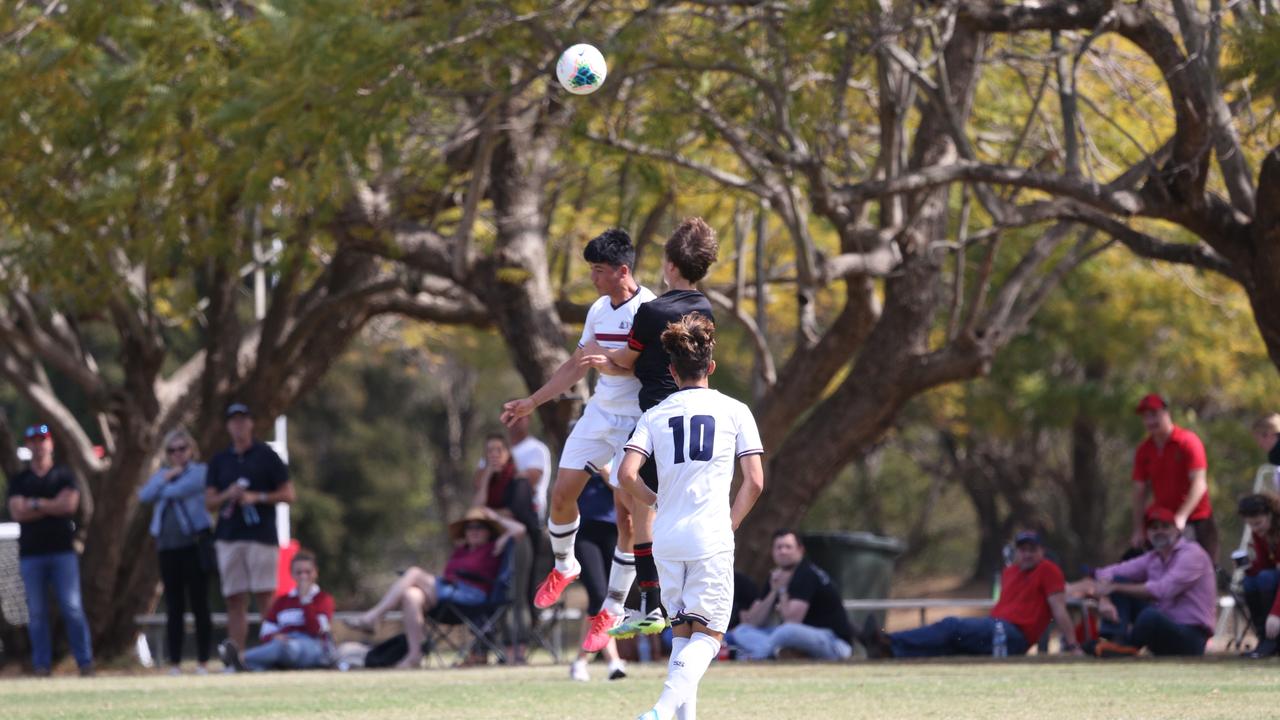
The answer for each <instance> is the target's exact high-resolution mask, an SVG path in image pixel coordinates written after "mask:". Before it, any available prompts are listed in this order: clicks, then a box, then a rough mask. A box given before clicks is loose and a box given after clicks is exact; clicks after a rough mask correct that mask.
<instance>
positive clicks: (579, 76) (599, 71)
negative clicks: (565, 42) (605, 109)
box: [556, 43, 609, 95]
mask: <svg viewBox="0 0 1280 720" xmlns="http://www.w3.org/2000/svg"><path fill="white" fill-rule="evenodd" d="M608 72H609V68H608V67H606V66H605V64H604V55H601V54H600V51H599V50H597V49H595V47H593V46H591V45H587V44H586V43H579V44H577V45H574V46H573V47H571V48H569V49H568V50H565V51H564V52H563V53H561V54H560V60H558V61H557V62H556V78H558V79H559V80H560V84H561V85H563V86H564V89H565V90H568V91H569V92H571V93H573V94H574V95H590V94H591V93H593V92H595V91H596V90H599V89H600V86H601V85H603V84H604V76H605V75H606V74H607V73H608Z"/></svg>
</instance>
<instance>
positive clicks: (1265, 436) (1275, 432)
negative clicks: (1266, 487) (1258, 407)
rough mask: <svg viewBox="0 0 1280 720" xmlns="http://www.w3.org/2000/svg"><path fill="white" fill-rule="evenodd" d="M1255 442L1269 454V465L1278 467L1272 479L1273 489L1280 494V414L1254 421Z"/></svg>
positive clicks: (1264, 416)
mask: <svg viewBox="0 0 1280 720" xmlns="http://www.w3.org/2000/svg"><path fill="white" fill-rule="evenodd" d="M1251 430H1252V431H1253V441H1254V442H1256V443H1258V448H1259V449H1260V450H1262V452H1264V453H1266V454H1267V464H1268V465H1275V466H1276V474H1275V475H1273V476H1272V477H1271V489H1272V490H1274V491H1276V492H1280V414H1277V413H1269V414H1267V415H1263V416H1262V417H1260V418H1258V419H1257V420H1255V421H1254V423H1253V427H1252V428H1251Z"/></svg>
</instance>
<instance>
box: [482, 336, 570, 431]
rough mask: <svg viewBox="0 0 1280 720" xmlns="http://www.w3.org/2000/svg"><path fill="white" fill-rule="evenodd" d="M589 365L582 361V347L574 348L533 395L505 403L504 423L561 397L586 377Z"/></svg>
mask: <svg viewBox="0 0 1280 720" xmlns="http://www.w3.org/2000/svg"><path fill="white" fill-rule="evenodd" d="M587 367H588V366H587V365H584V364H583V362H582V348H578V349H576V350H574V351H573V354H572V355H570V356H569V359H568V360H565V361H564V362H563V363H560V367H558V368H556V371H555V372H554V373H552V374H551V377H550V379H548V380H547V381H546V382H545V383H543V385H542V387H540V388H538V389H537V390H535V391H534V393H533V394H532V395H530V396H529V397H526V398H520V399H519V400H510V401H508V402H505V403H503V405H502V415H501V419H502V423H503V424H504V425H511V424H512V423H514V422H515V421H516V420H518V419H520V418H522V417H524V416H525V415H532V414H533V411H534V410H537V409H538V406H539V405H541V404H543V403H545V402H547V401H548V400H552V399H555V398H558V397H560V396H561V395H563V394H564V393H565V392H566V391H568V389H569V388H571V387H573V386H574V385H576V384H578V381H579V380H581V379H582V378H584V377H586V375H587Z"/></svg>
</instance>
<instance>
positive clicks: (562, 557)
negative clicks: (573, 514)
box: [547, 518, 579, 575]
mask: <svg viewBox="0 0 1280 720" xmlns="http://www.w3.org/2000/svg"><path fill="white" fill-rule="evenodd" d="M578 520H579V518H574V519H573V522H569V523H565V524H563V525H560V524H557V523H554V522H551V521H550V520H548V521H547V534H548V535H550V536H551V552H553V553H555V556H556V570H559V571H560V572H561V573H563V574H565V575H574V574H576V573H578V572H579V566H578V559H577V558H575V557H574V556H573V541H574V540H575V539H577V537H578Z"/></svg>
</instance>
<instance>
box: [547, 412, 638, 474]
mask: <svg viewBox="0 0 1280 720" xmlns="http://www.w3.org/2000/svg"><path fill="white" fill-rule="evenodd" d="M639 420H640V416H638V415H615V414H613V413H611V412H608V411H607V410H601V409H600V408H598V407H596V406H595V404H594V403H587V409H586V410H584V411H583V413H582V417H581V418H579V419H578V422H577V424H575V425H574V426H573V432H571V433H569V439H568V440H566V441H565V443H564V450H563V451H562V452H561V453H560V467H562V468H564V469H566V470H587V472H591V471H590V470H588V468H589V467H594V468H601V467H604V466H605V465H608V464H609V463H614V465H613V467H614V469H617V463H616V462H614V460H615V458H616V456H619V455H620V454H621V452H622V446H623V445H625V444H626V442H627V438H629V437H631V432H632V431H633V430H635V429H636V422H638V421H639ZM609 481H610V482H611V483H614V480H613V474H612V473H610V475H609ZM614 486H615V487H616V486H617V485H616V483H615V485H614Z"/></svg>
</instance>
